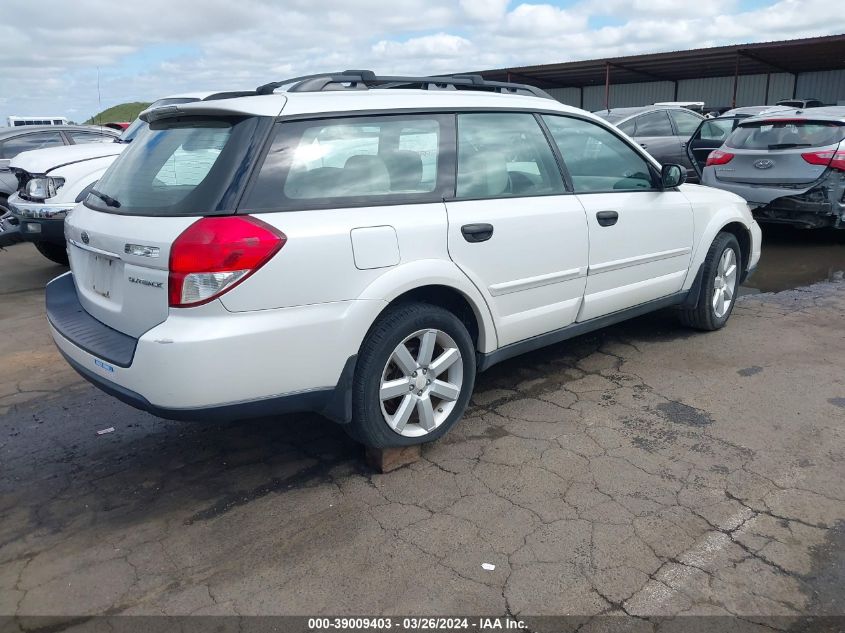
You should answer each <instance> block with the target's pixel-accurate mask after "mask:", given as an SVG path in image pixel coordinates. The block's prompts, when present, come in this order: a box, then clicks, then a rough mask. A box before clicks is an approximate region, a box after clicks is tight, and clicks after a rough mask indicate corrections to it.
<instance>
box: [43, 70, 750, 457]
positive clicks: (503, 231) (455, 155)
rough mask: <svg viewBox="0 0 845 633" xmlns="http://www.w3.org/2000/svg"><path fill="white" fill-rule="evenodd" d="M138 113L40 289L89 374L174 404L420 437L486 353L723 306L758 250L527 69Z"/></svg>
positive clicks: (344, 84)
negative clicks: (290, 415) (313, 414)
mask: <svg viewBox="0 0 845 633" xmlns="http://www.w3.org/2000/svg"><path fill="white" fill-rule="evenodd" d="M142 117H143V118H144V119H145V120H146V121H148V122H149V128H148V129H144V130H142V131H141V132H140V133H139V134H138V136H137V137H136V139H135V140H134V142H133V143H132V144H131V145H130V146H129V147H128V148H127V149H126V150H125V151H124V152H123V153H122V154H121V155H120V157H119V158H118V160H117V161H115V162H114V164H113V165H112V166H111V167H109V169H108V171H107V172H106V173H105V174H104V175H103V176H102V178H101V179H100V181H99V182H98V183H97V185H96V188H95V189H93V190H92V191H91V192H90V193H89V195H88V196H87V198H86V199H85V200H84V201H83V202H82V203H81V204H79V205H78V206H77V207H76V208H75V209H74V210H73V211H72V213H71V214H70V215H69V216H68V219H67V221H66V223H65V227H66V228H65V231H66V236H67V242H68V251H69V257H70V264H71V272H70V273H67V274H65V275H62V276H61V277H58V278H57V279H55V280H53V281H52V282H50V284H49V285H48V287H47V312H48V316H49V320H50V324H51V329H52V333H53V336H54V338H55V341H56V344H57V345H58V347H59V349H60V350H61V352H62V353H63V354H64V356H65V357H66V358H67V360H68V362H70V364H71V365H73V367H74V368H76V370H77V371H79V373H80V374H82V375H83V376H84V377H85V378H87V379H88V380H90V381H91V382H93V383H94V384H95V385H97V386H99V387H100V388H101V389H103V390H104V391H106V392H108V393H110V394H112V395H114V396H116V397H118V398H120V399H121V400H123V401H125V402H128V403H129V404H131V405H133V406H135V407H138V408H140V409H144V410H146V411H149V412H151V413H154V414H155V415H158V416H162V417H166V418H173V419H200V420H206V419H213V418H221V417H222V418H247V417H255V416H267V415H276V414H279V413H285V412H292V411H306V410H307V411H317V412H320V413H322V414H323V415H325V416H327V417H329V418H332V419H334V420H336V421H338V422H339V423H341V424H342V425H343V426H344V428H346V429H347V430H348V431H349V433H350V434H351V435H352V436H353V437H355V438H356V439H358V440H359V441H361V442H363V443H365V444H367V445H370V446H376V447H385V446H402V445H408V444H417V443H421V442H427V441H432V440H435V439H437V438H439V437H440V436H442V435H443V434H444V433H446V432H447V431H448V430H449V428H450V427H451V426H452V425H453V424H455V423H456V422H457V421H458V419H459V418H460V417H461V415H462V413H463V412H464V410H465V408H466V406H467V403H468V402H469V399H470V396H471V394H472V389H473V384H474V381H475V376H476V372H478V371H482V370H484V369H486V368H488V367H490V366H491V365H493V364H495V363H497V362H499V361H502V360H505V359H507V358H511V357H513V356H515V355H517V354H521V353H523V352H526V351H529V350H534V349H537V348H539V347H542V346H545V345H549V344H552V343H557V342H560V341H563V340H565V339H568V338H571V337H573V336H577V335H579V334H582V333H584V332H588V331H591V330H595V329H597V328H600V327H603V326H606V325H608V324H612V323H616V322H618V321H622V320H624V319H627V318H629V317H632V316H636V315H641V314H644V313H646V312H649V311H652V310H656V309H659V308H665V307H669V306H675V307H676V308H677V309H678V312H679V314H680V317H681V319H682V320H683V321H684V322H685V323H686V324H688V325H690V326H692V327H694V328H698V329H701V330H715V329H718V328H721V327H722V326H723V325H724V324H725V322H726V321H727V319H728V317H729V316H730V314H731V310H732V308H733V305H734V299H735V297H736V293H737V288H738V285H739V284H740V282H741V281H742V280H743V279H744V278H745V277H746V276H747V275H748V274H749V273H750V272H751V271H752V269H753V268H754V267H755V265H756V264H757V261H758V259H759V256H760V229H759V227H758V226H757V224H756V223H755V222H754V220H753V219H752V217H751V214H750V213H749V210H748V206H747V204H746V203H745V201H744V200H742V199H741V198H739V197H738V196H735V195H733V194H731V193H727V192H724V191H718V190H715V189H710V188H706V187H700V186H694V185H687V184H684V182H683V181H684V173H685V171H684V170H683V169H682V168H681V167H679V166H678V165H663V166H662V168H661V166H660V165H659V164H657V163H656V162H655V161H654V159H652V158H651V157H649V155H648V154H646V153H645V152H644V151H642V150H641V148H639V147H638V146H637V144H636V143H634V142H633V141H631V139H629V138H628V137H626V136H625V135H624V134H623V133H621V132H620V131H619V130H618V129H616V128H614V127H612V126H610V125H608V124H607V123H605V122H604V121H602V120H601V119H599V118H597V117H595V116H593V115H591V114H589V113H587V112H584V111H582V110H578V109H575V108H571V107H567V106H565V105H562V104H560V103H558V102H557V101H555V100H554V99H552V98H551V97H549V96H548V95H546V94H545V93H543V92H542V91H540V90H538V89H536V88H533V87H529V86H521V85H517V84H503V83H494V82H487V81H484V80H483V79H482V78H481V77H478V76H468V75H463V76H449V77H377V76H375V75H374V74H373V73H371V72H369V71H345V72H342V73H337V74H327V75H312V76H308V77H299V78H296V79H291V80H287V81H283V82H277V83H273V84H267V85H265V86H262V87H260V88H258V89H257V90H256V91H251V92H239V93H222V94H216V95H211V96H209V97H207V98H205V99H203V100H201V101H197V102H194V103H186V104H180V105H170V106H164V107H159V108H154V109H150V110H147V111H146V112H145V113H144V114H142Z"/></svg>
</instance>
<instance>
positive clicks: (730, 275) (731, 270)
mask: <svg viewBox="0 0 845 633" xmlns="http://www.w3.org/2000/svg"><path fill="white" fill-rule="evenodd" d="M741 270H742V251H741V250H740V248H739V242H737V240H736V237H734V236H733V235H731V234H730V233H719V234H718V235H717V236H716V239H715V240H713V243H712V244H711V245H710V250H708V251H707V257H706V258H705V259H704V264H703V265H702V278H701V285H700V288H699V295H698V305H697V306H696V307H695V308H691V309H682V310H681V313H680V317H681V322H682V323H683V324H684V325H687V326H689V327H693V328H695V329H697V330H705V331H712V330H718V329H720V328H722V327H724V326H725V323H727V322H728V318H729V317H730V316H731V312H732V311H733V308H734V303H735V302H736V294H737V291H738V290H739V277H740V271H741Z"/></svg>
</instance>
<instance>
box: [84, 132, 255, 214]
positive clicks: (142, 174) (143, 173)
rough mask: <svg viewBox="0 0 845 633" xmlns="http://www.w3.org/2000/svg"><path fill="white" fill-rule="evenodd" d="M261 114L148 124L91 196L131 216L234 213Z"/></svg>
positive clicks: (103, 207)
mask: <svg viewBox="0 0 845 633" xmlns="http://www.w3.org/2000/svg"><path fill="white" fill-rule="evenodd" d="M259 126H260V119H258V118H256V117H248V118H244V117H180V118H173V119H163V120H159V121H154V122H152V123H151V124H150V125H149V126H145V127H142V128H141V129H140V130H139V131H138V134H137V136H136V137H135V139H134V141H133V142H132V144H131V145H130V146H129V147H128V148H127V149H126V151H124V152H123V153H122V154H121V155H120V157H119V158H118V160H116V161H115V162H114V163H113V164H112V166H111V167H109V169H108V170H107V171H106V173H105V174H104V175H103V177H102V178H100V180H99V182H98V183H97V185H96V187H95V188H94V190H93V191H92V192H91V193H90V194H89V195H88V197H87V198H86V200H85V204H86V206H89V207H92V208H95V209H97V210H99V211H108V212H112V213H122V214H129V215H206V214H213V213H224V212H227V211H234V208H235V204H236V202H237V198H238V196H239V193H240V191H242V188H243V186H244V184H245V182H246V178H247V175H248V173H249V165H250V162H251V160H252V159H253V157H254V155H255V153H256V151H257V146H258V145H259V144H260V142H261V140H262V139H263V136H264V135H262V134H257V133H256V132H257V129H258V128H259Z"/></svg>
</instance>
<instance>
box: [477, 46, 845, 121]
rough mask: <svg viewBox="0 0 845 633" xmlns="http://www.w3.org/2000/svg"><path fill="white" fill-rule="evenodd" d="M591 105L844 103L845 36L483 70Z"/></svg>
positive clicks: (486, 74)
mask: <svg viewBox="0 0 845 633" xmlns="http://www.w3.org/2000/svg"><path fill="white" fill-rule="evenodd" d="M481 74H482V75H483V76H484V77H485V78H487V79H492V80H499V81H516V82H521V83H527V84H531V85H535V86H538V87H540V88H543V89H544V90H545V91H546V92H548V93H549V94H551V95H552V96H554V97H555V98H556V99H558V100H559V101H562V102H563V103H566V104H569V105H573V106H576V107H579V108H583V109H585V110H600V109H604V108H606V107H608V105H609V107H611V108H621V107H626V106H640V105H649V104H652V103H655V102H658V101H704V102H705V103H706V104H707V105H708V106H710V107H714V108H716V107H727V106H733V107H739V106H748V105H769V104H774V103H776V102H777V101H780V100H781V99H790V98H799V99H800V98H816V99H820V100H821V101H823V102H824V103H826V104H836V103H839V102H841V103H843V104H845V35H831V36H827V37H814V38H808V39H800V40H785V41H781V42H763V43H757V44H740V45H735V46H718V47H715V48H701V49H696V50H689V51H677V52H671V53H654V54H649V55H632V56H629V57H616V58H608V59H594V60H588V61H576V62H567V63H562V64H546V65H542V66H523V67H517V68H501V69H496V70H486V71H482V72H481Z"/></svg>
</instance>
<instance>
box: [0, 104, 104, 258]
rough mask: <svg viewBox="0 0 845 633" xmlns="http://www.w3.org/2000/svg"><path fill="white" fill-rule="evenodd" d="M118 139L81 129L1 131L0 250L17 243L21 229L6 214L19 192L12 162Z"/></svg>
mask: <svg viewBox="0 0 845 633" xmlns="http://www.w3.org/2000/svg"><path fill="white" fill-rule="evenodd" d="M11 118H20V117H10V119H11ZM117 136H118V132H115V131H114V130H110V129H107V128H99V127H90V126H84V125H46V126H44V125H39V126H36V125H19V126H17V127H10V128H0V246H9V245H10V244H13V243H15V242H17V241H19V239H20V237H19V229H20V225H19V223H18V221H17V219H16V218H14V217H11V215H10V214H9V202H8V199H9V196H10V195H12V194H13V193H14V192H15V191H17V189H18V180H17V178H16V177H15V175H14V173H13V172H12V170H11V168H10V162H11V160H12V159H13V158H15V157H16V156H18V155H19V154H20V153H22V152H26V151H29V150H35V149H42V148H60V147H64V146H67V145H71V146H75V145H88V144H90V143H103V142H111V141H112V140H114V139H116V138H117Z"/></svg>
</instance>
